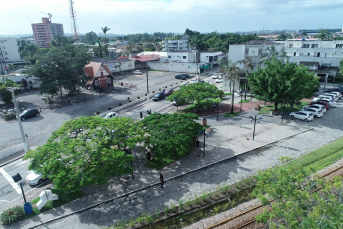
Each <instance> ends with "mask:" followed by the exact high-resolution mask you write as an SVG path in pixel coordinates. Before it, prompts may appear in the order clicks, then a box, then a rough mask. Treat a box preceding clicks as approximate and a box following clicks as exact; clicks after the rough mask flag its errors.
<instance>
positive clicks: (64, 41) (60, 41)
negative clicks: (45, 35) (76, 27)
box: [51, 35, 75, 47]
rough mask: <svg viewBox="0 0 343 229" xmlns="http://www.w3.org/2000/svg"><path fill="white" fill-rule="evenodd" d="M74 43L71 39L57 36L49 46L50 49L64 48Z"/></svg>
mask: <svg viewBox="0 0 343 229" xmlns="http://www.w3.org/2000/svg"><path fill="white" fill-rule="evenodd" d="M74 42H75V41H74V39H73V38H72V37H66V36H61V35H57V36H56V38H55V39H54V40H52V41H51V46H52V47H58V46H66V45H71V44H73V43H74Z"/></svg>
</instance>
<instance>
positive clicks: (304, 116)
mask: <svg viewBox="0 0 343 229" xmlns="http://www.w3.org/2000/svg"><path fill="white" fill-rule="evenodd" d="M289 116H290V117H291V119H295V118H297V119H301V120H304V121H306V122H309V121H312V120H313V114H312V112H310V111H297V112H292V113H290V115H289Z"/></svg>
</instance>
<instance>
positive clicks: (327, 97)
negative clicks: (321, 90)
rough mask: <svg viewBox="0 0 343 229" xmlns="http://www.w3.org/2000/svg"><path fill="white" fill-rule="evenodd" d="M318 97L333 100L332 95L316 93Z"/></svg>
mask: <svg viewBox="0 0 343 229" xmlns="http://www.w3.org/2000/svg"><path fill="white" fill-rule="evenodd" d="M318 98H320V99H329V100H335V99H334V96H333V95H318Z"/></svg>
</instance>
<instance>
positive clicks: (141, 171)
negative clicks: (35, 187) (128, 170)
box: [14, 105, 311, 228]
mask: <svg viewBox="0 0 343 229" xmlns="http://www.w3.org/2000/svg"><path fill="white" fill-rule="evenodd" d="M246 106H248V105H246ZM242 108H244V109H246V107H242ZM255 113H257V111H245V112H242V113H240V115H239V116H236V117H234V118H230V119H229V118H222V116H223V115H224V114H220V118H219V122H217V121H216V115H211V116H207V117H206V118H207V122H208V124H209V125H211V128H212V129H213V133H212V135H211V136H210V137H209V138H205V157H203V153H202V154H201V156H200V157H196V156H195V155H194V154H190V155H188V156H186V157H185V158H183V159H181V160H179V161H176V162H174V163H173V164H170V165H168V166H166V167H165V168H164V169H163V171H164V173H165V180H166V188H165V189H164V190H161V189H160V188H159V185H158V184H159V171H155V170H151V169H148V168H146V167H144V164H145V163H146V162H147V160H146V158H145V155H144V154H143V153H141V154H137V155H136V157H135V160H134V164H133V166H134V178H135V179H134V181H132V180H131V178H128V177H130V176H128V175H126V176H121V177H118V178H113V179H111V181H109V183H108V184H106V185H103V186H101V187H98V186H92V187H88V188H86V189H84V192H85V193H87V195H86V196H85V197H83V198H81V199H78V200H75V201H73V202H71V203H68V204H66V205H64V206H61V207H58V208H55V209H52V210H50V211H48V212H44V213H43V214H40V215H38V216H35V217H32V218H30V219H28V220H25V221H23V222H20V223H18V224H16V225H14V227H21V228H32V227H37V226H39V225H45V223H46V222H50V221H54V220H57V221H55V222H53V225H54V226H53V225H52V224H48V226H46V225H45V226H42V227H41V228H58V227H61V225H68V226H67V227H69V228H70V227H72V228H97V227H100V226H110V225H111V224H113V223H115V222H117V220H118V219H122V220H123V219H125V220H127V219H130V218H135V217H137V216H139V215H140V214H141V213H142V212H144V213H148V214H153V213H154V212H155V210H156V209H160V210H163V208H164V206H168V205H170V204H171V203H175V204H176V203H177V202H178V201H179V200H180V199H189V198H192V197H194V196H195V195H197V194H200V193H203V192H204V191H209V190H213V189H215V188H216V187H218V185H219V184H224V183H233V182H236V181H239V180H241V179H242V178H244V177H247V176H251V175H253V174H255V173H256V172H257V170H259V169H263V168H264V167H266V166H267V167H268V166H271V165H273V164H275V163H278V161H277V158H279V157H275V158H272V159H271V161H270V162H269V163H267V164H266V165H263V166H262V165H258V164H257V165H256V162H257V161H256V158H257V157H259V156H260V155H261V154H262V152H263V151H262V152H258V150H259V149H261V148H263V147H264V146H268V145H269V144H271V143H275V142H278V141H280V140H282V139H287V138H289V137H292V136H295V135H301V134H303V133H306V132H308V131H311V128H310V127H308V126H299V125H295V124H293V123H287V122H279V120H280V117H277V118H275V119H274V117H269V119H268V120H264V123H260V124H258V127H257V128H256V133H255V141H252V130H253V123H251V122H250V118H249V115H254V114H255ZM199 121H200V120H199ZM237 124H238V125H237ZM199 140H200V141H201V143H202V145H201V147H203V139H202V138H201V139H199ZM202 150H203V148H202ZM254 150H255V151H254ZM237 155H240V156H237ZM268 157H269V158H270V157H271V156H268ZM280 157H281V156H280ZM230 158H231V159H230ZM251 159H252V161H254V163H255V164H254V165H253V164H251V165H250V166H249V167H247V166H248V165H244V167H245V169H243V171H242V168H241V166H242V165H240V164H241V163H240V161H241V160H244V161H248V160H251ZM223 166H225V167H224V168H223ZM238 171H240V172H238ZM222 172H224V173H223V174H221V173H222ZM243 173H244V174H243ZM228 174H231V175H230V177H228ZM223 175H224V176H223ZM112 200H115V201H112ZM105 202H106V203H105ZM100 203H104V204H101V205H99V204H100ZM94 205H99V206H97V207H94V208H90V207H92V206H94ZM88 208H90V210H87V209H88ZM98 209H101V210H98ZM76 212H83V213H81V214H75V215H72V216H68V215H69V214H73V213H76ZM66 216H67V217H66ZM105 216H106V217H105ZM61 217H62V218H61ZM64 217H66V218H64ZM60 218H61V219H60ZM70 224H71V225H70Z"/></svg>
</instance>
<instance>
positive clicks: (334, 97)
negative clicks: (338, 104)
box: [324, 92, 339, 101]
mask: <svg viewBox="0 0 343 229" xmlns="http://www.w3.org/2000/svg"><path fill="white" fill-rule="evenodd" d="M324 95H329V96H331V97H332V98H333V100H335V101H337V100H338V99H339V97H338V96H337V95H336V94H334V93H331V92H330V93H324Z"/></svg>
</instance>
